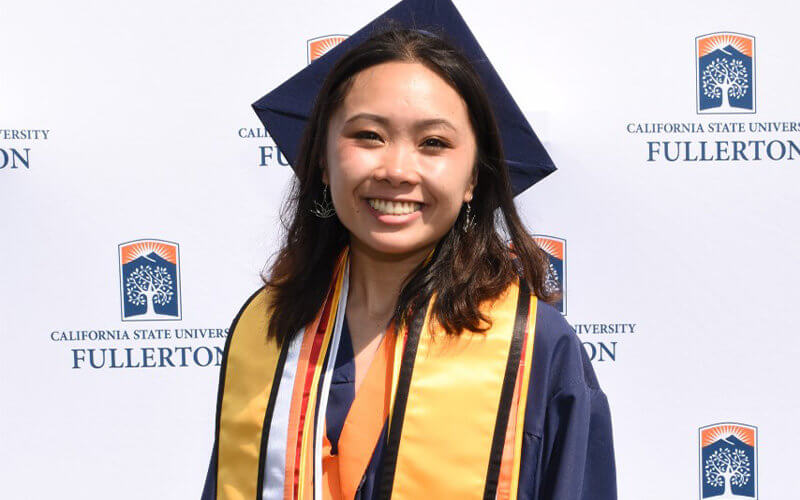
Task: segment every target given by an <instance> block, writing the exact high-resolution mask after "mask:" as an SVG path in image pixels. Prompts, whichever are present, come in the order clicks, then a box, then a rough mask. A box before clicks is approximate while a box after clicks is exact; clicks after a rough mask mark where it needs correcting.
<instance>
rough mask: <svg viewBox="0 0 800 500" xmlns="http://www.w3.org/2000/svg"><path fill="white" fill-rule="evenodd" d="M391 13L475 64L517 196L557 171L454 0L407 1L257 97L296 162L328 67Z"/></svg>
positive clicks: (262, 112) (278, 141) (263, 113)
mask: <svg viewBox="0 0 800 500" xmlns="http://www.w3.org/2000/svg"><path fill="white" fill-rule="evenodd" d="M389 19H392V20H394V21H396V22H397V23H399V24H400V25H402V26H405V27H409V28H415V29H418V30H421V31H424V30H425V28H426V27H435V28H438V29H440V30H441V31H443V32H444V33H446V35H447V37H448V39H449V41H450V42H451V43H453V44H454V45H456V46H457V48H459V49H460V50H461V51H462V52H463V53H464V54H465V55H466V56H467V59H469V61H470V62H471V63H472V65H473V66H474V67H475V69H476V71H477V72H478V74H479V75H480V77H481V80H482V81H483V84H484V86H485V88H486V92H487V94H488V95H489V100H490V102H491V105H492V111H494V114H495V117H496V119H497V124H498V127H499V128H500V136H501V139H502V143H503V152H504V153H505V157H506V163H507V165H508V169H509V176H510V178H511V186H512V190H513V192H514V195H515V196H516V195H517V194H519V193H521V192H522V191H524V190H526V189H528V188H529V187H531V186H532V185H534V184H535V183H537V182H538V181H540V180H542V179H543V178H545V177H546V176H547V175H549V174H550V173H552V172H553V171H555V169H556V167H555V165H553V160H552V159H550V155H548V154H547V151H546V150H545V149H544V146H543V145H542V143H541V142H540V141H539V139H538V137H536V134H535V133H534V131H533V129H532V128H531V126H530V124H529V123H528V120H526V119H525V116H524V115H523V114H522V112H521V111H520V109H519V106H517V103H516V102H515V101H514V98H513V97H511V94H510V93H509V92H508V89H507V88H506V86H505V85H504V84H503V81H502V80H501V79H500V76H499V75H498V74H497V72H496V71H495V69H494V67H492V64H491V63H490V62H489V59H488V58H487V57H486V54H484V52H483V49H481V47H480V45H478V41H477V40H476V39H475V37H474V36H473V34H472V32H471V31H470V29H469V27H468V26H467V24H466V23H465V22H464V19H463V18H462V17H461V14H459V12H458V10H456V7H455V5H453V3H452V2H451V1H450V0H403V1H401V2H400V3H398V4H396V5H395V6H394V7H392V8H391V9H389V10H387V11H386V12H384V13H383V14H381V15H380V16H378V17H377V18H376V19H374V20H373V21H371V22H370V23H369V24H367V25H366V26H364V27H363V28H361V29H360V30H358V32H356V33H355V34H353V35H351V36H350V37H348V38H347V39H345V40H344V41H342V42H341V43H339V44H338V45H336V46H335V47H334V48H332V49H331V50H329V51H328V52H326V53H325V54H323V55H322V56H320V57H319V58H317V59H315V60H314V61H313V62H312V63H311V64H309V65H308V66H306V67H305V68H303V69H302V70H301V71H299V72H298V73H297V74H295V75H294V76H292V77H291V78H289V79H288V80H287V81H285V82H284V83H282V84H281V85H280V86H279V87H277V88H276V89H275V90H273V91H272V92H270V93H268V94H267V95H265V96H264V97H262V98H261V99H259V100H258V101H256V102H255V103H253V109H254V110H255V112H256V114H257V115H258V118H259V119H260V120H261V122H262V123H263V124H264V127H266V129H267V130H268V131H269V133H270V135H271V136H272V138H273V139H274V140H275V143H276V144H277V146H278V148H279V149H280V150H281V152H283V154H284V155H285V156H286V157H287V158H288V159H289V161H290V163H291V164H292V168H294V160H295V158H297V153H298V147H299V145H300V140H301V137H302V135H303V130H304V128H305V125H306V122H307V120H308V117H309V115H310V114H311V108H312V106H313V104H314V98H315V97H316V95H317V93H318V91H319V89H320V88H321V87H322V82H323V81H324V80H325V77H326V76H327V74H328V72H329V71H330V70H331V68H332V67H333V65H334V63H335V62H336V61H337V60H338V59H339V57H340V56H341V55H343V54H344V53H345V52H347V51H348V50H349V49H350V48H351V47H355V46H356V45H358V44H360V43H361V42H363V41H364V40H366V39H367V38H369V36H370V35H371V34H372V33H373V32H374V31H375V29H376V28H377V27H379V26H381V25H383V24H384V23H386V21H387V20H389Z"/></svg>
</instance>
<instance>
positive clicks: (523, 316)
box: [215, 249, 537, 500]
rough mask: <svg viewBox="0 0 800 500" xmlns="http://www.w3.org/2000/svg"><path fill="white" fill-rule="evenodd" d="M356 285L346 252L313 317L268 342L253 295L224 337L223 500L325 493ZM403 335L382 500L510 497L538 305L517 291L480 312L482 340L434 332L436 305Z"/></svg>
mask: <svg viewBox="0 0 800 500" xmlns="http://www.w3.org/2000/svg"><path fill="white" fill-rule="evenodd" d="M348 285H349V255H348V250H347V249H345V251H344V252H342V254H341V256H340V257H339V261H338V262H337V266H336V271H335V272H334V278H333V282H332V284H331V287H330V290H329V293H328V297H327V299H326V302H325V304H324V305H323V307H322V308H321V310H320V311H319V312H318V314H317V316H316V317H315V319H314V320H313V321H312V322H311V323H310V324H308V325H306V328H304V329H302V330H301V331H300V332H298V333H297V334H296V335H294V336H293V337H289V339H288V340H287V341H286V342H284V344H283V345H282V346H280V347H278V346H276V345H275V342H274V341H269V342H267V341H266V329H267V325H268V321H269V318H268V314H267V310H268V300H269V298H268V296H267V293H266V292H265V289H264V288H262V289H261V290H259V291H257V292H256V293H255V294H254V295H253V296H251V297H250V299H249V300H248V301H247V303H245V305H244V306H243V307H242V310H241V311H240V312H239V314H238V315H237V317H236V319H235V320H234V323H233V325H232V327H231V329H230V331H229V334H228V339H227V342H226V346H225V355H224V358H223V363H222V368H221V372H220V385H219V394H218V404H217V422H216V438H217V439H216V443H217V447H218V448H217V457H218V460H217V470H216V474H217V481H216V484H217V491H216V495H215V498H217V499H220V500H240V499H257V500H278V499H303V500H312V499H313V500H321V498H322V489H321V485H322V464H321V457H322V436H323V434H324V432H325V414H326V408H327V404H328V394H329V392H330V383H331V377H332V373H333V368H334V365H335V360H336V356H337V351H338V348H339V341H340V337H341V331H342V323H343V321H344V313H345V309H346V300H347V295H348ZM434 298H435V295H434V297H431V299H430V300H429V301H428V305H427V307H426V308H425V310H419V311H416V312H414V313H413V314H412V317H411V320H410V321H409V324H408V326H407V328H405V329H403V330H402V331H398V332H397V335H398V341H397V342H396V343H395V352H394V355H393V356H392V358H393V363H392V373H393V376H392V401H391V407H390V413H389V431H388V435H387V441H386V443H385V448H384V453H383V456H382V460H383V462H382V464H381V471H382V476H381V477H380V478H379V494H380V498H381V499H387V500H388V499H389V498H402V499H406V498H439V499H450V498H452V499H456V498H457V499H470V498H474V499H480V498H483V499H487V500H492V499H515V498H516V494H517V485H518V482H519V459H520V454H521V447H522V426H523V421H524V414H525V407H526V403H527V394H528V390H527V387H528V384H529V383H530V380H529V374H530V360H531V359H532V356H533V343H534V335H533V332H534V331H535V318H536V305H537V299H536V297H535V296H533V295H531V294H530V293H529V291H528V288H527V286H522V287H520V286H518V284H516V283H515V284H513V285H512V286H509V287H508V289H507V290H506V291H505V292H504V293H503V294H502V295H501V296H500V297H498V298H497V299H495V300H493V301H489V302H487V303H486V304H483V305H481V310H482V311H483V312H484V313H485V314H486V315H487V316H488V317H490V318H491V319H492V327H491V328H490V329H489V330H488V331H486V332H485V333H473V332H465V333H462V334H461V335H460V336H458V337H447V336H446V335H445V332H444V331H443V330H441V329H439V328H435V324H434V325H433V326H434V328H433V329H432V331H433V335H431V334H430V333H429V332H431V328H430V327H431V324H430V323H431V321H432V317H431V314H430V312H431V305H432V304H433V299H434Z"/></svg>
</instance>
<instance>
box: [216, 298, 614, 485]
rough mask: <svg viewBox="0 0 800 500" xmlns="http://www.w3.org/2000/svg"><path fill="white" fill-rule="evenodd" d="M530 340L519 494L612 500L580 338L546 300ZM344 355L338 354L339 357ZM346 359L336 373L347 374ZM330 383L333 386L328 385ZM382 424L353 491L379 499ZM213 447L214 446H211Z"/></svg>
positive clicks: (602, 426)
mask: <svg viewBox="0 0 800 500" xmlns="http://www.w3.org/2000/svg"><path fill="white" fill-rule="evenodd" d="M536 317H537V319H536V347H535V349H534V352H533V363H532V364H530V366H529V370H530V372H529V374H530V378H531V382H530V384H529V385H528V404H527V405H526V411H525V416H524V421H523V431H524V432H523V433H522V460H521V464H520V472H519V486H518V491H517V493H518V498H519V499H521V500H615V499H616V498H617V488H616V484H617V481H616V466H615V459H614V446H613V432H612V425H611V424H612V421H611V415H610V409H609V404H608V400H607V398H606V395H605V393H604V392H603V391H602V389H601V388H600V386H599V385H598V382H597V378H596V376H595V373H594V369H593V367H592V365H591V362H590V361H589V359H588V356H587V355H586V352H585V350H584V349H583V346H582V345H581V342H580V339H579V338H578V337H577V335H576V334H575V332H574V331H573V329H572V328H571V327H570V326H569V324H568V323H567V322H566V321H565V320H564V318H563V316H561V314H560V313H559V312H558V311H557V310H555V309H554V308H553V307H552V306H550V305H548V304H544V303H540V304H539V306H538V309H537V313H536ZM344 355H345V354H342V356H344ZM349 370H350V368H348V366H347V363H346V362H341V363H339V364H338V366H337V368H336V371H335V375H334V376H335V377H336V380H339V381H340V382H345V383H346V382H347V381H348V380H352V377H351V375H349ZM332 387H334V386H333V385H332ZM340 389H342V391H341V392H339V393H338V394H339V396H340V397H334V398H332V399H331V400H330V402H329V404H328V412H327V415H328V424H331V423H332V422H334V421H335V420H336V419H335V418H331V415H333V414H335V413H337V411H338V412H342V411H343V408H345V407H347V406H348V405H349V404H350V403H349V402H348V398H346V397H344V396H346V394H347V391H346V390H344V389H343V388H342V387H340ZM385 440H386V425H385V424H384V427H383V429H382V431H381V435H380V436H379V437H378V439H377V441H376V443H375V445H376V446H375V449H374V450H373V453H372V456H371V458H370V461H369V464H368V465H367V469H366V472H365V474H364V477H363V483H362V485H361V487H360V490H359V492H358V496H357V498H359V499H362V500H365V499H369V500H373V499H376V498H377V482H376V479H377V478H378V477H380V476H379V472H380V471H379V464H380V458H381V454H382V452H383V444H384V442H385ZM213 449H214V450H215V449H216V446H214V448H213ZM216 460H217V457H216V453H214V452H212V454H211V460H210V463H209V469H208V470H209V473H208V474H207V476H206V481H205V485H204V488H203V493H202V497H201V498H202V500H213V497H212V492H213V491H214V488H215V484H214V482H215V479H216V477H215V474H214V473H213V472H214V471H215V470H216Z"/></svg>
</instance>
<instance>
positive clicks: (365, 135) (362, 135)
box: [355, 130, 381, 141]
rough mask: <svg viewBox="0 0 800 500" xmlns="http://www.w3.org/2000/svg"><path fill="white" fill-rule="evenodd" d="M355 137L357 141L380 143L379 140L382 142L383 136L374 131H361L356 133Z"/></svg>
mask: <svg viewBox="0 0 800 500" xmlns="http://www.w3.org/2000/svg"><path fill="white" fill-rule="evenodd" d="M355 137H356V138H357V139H365V140H368V141H374V140H378V141H379V140H381V136H379V135H378V134H377V133H375V132H373V131H372V130H361V131H359V132H356V135H355Z"/></svg>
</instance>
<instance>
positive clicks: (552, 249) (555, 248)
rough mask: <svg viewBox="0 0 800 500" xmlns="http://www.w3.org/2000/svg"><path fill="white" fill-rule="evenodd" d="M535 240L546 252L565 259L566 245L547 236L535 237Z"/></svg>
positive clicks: (559, 258)
mask: <svg viewBox="0 0 800 500" xmlns="http://www.w3.org/2000/svg"><path fill="white" fill-rule="evenodd" d="M533 240H534V241H535V242H536V244H537V245H539V248H541V249H542V250H544V251H545V252H547V253H549V254H550V255H552V256H553V257H555V258H556V259H558V260H564V245H561V244H559V243H558V242H555V241H553V240H550V239H547V238H534V239H533Z"/></svg>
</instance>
